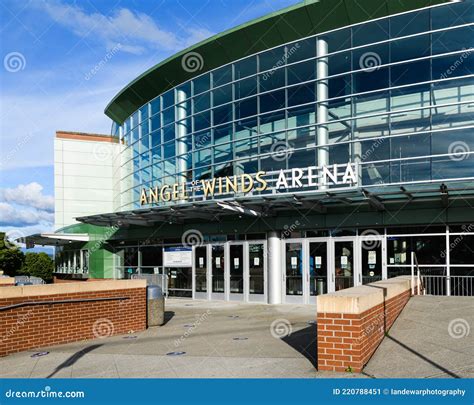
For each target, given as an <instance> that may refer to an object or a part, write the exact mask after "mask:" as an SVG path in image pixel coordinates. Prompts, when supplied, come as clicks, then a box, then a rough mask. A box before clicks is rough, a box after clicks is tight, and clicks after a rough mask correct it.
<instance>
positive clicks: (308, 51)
mask: <svg viewBox="0 0 474 405" xmlns="http://www.w3.org/2000/svg"><path fill="white" fill-rule="evenodd" d="M286 55H287V63H293V62H297V61H300V60H304V59H309V58H314V57H315V56H316V38H308V39H302V40H301V41H298V42H294V43H292V44H289V45H287V50H286Z"/></svg>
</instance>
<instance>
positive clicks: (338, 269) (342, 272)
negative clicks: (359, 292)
mask: <svg viewBox="0 0 474 405" xmlns="http://www.w3.org/2000/svg"><path fill="white" fill-rule="evenodd" d="M333 241H334V288H335V291H339V290H343V289H345V288H350V287H353V286H354V276H355V263H356V262H357V261H356V260H355V239H354V238H350V239H346V238H336V239H333Z"/></svg>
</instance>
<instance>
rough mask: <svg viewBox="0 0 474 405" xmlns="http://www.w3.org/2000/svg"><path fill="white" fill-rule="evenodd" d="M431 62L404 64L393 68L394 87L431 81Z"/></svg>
mask: <svg viewBox="0 0 474 405" xmlns="http://www.w3.org/2000/svg"><path fill="white" fill-rule="evenodd" d="M430 77H431V75H430V61H429V60H422V61H418V62H411V63H404V64H402V65H395V66H392V67H391V80H392V86H402V85H404V84H411V83H416V82H424V81H429V80H430Z"/></svg>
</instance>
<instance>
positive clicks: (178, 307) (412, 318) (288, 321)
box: [0, 297, 474, 378]
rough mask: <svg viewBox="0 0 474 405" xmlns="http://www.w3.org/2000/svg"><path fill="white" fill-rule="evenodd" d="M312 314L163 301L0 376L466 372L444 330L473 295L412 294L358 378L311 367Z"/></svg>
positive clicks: (470, 306)
mask: <svg viewBox="0 0 474 405" xmlns="http://www.w3.org/2000/svg"><path fill="white" fill-rule="evenodd" d="M315 317H316V308H315V307H314V306H301V305H275V306H273V305H255V304H240V303H229V302H227V303H225V302H207V301H186V300H178V299H170V300H168V301H167V303H166V324H165V325H164V326H161V327H153V328H149V329H148V330H146V331H142V332H134V331H130V333H129V334H127V335H120V336H112V337H105V338H102V339H95V340H89V341H82V342H76V343H70V344H65V345H59V346H54V347H47V348H41V349H38V350H31V351H27V352H22V353H18V354H14V355H10V356H7V357H4V358H0V377H3V378H16V377H27V378H28V377H29V378H38V377H49V378H53V377H55V378H81V377H82V378H86V377H91V378H108V377H112V378H127V377H130V378H143V377H150V378H152V377H155V378H318V377H322V378H328V377H338V378H340V377H349V378H358V377H359V378H360V377H362V378H370V377H375V378H377V377H410V378H413V377H415V378H416V377H420V378H423V377H474V361H473V359H474V339H473V333H472V332H470V333H468V334H467V335H465V336H463V337H454V338H453V337H452V336H451V335H450V334H449V330H448V327H449V324H450V322H451V321H452V320H453V319H463V320H464V321H465V323H464V324H465V325H468V327H470V326H471V325H474V319H473V317H474V299H472V298H468V297H467V298H462V297H461V298H456V297H414V298H412V299H411V300H410V301H409V303H408V305H407V307H406V308H405V309H404V311H403V312H402V314H401V315H400V317H399V319H398V320H397V321H396V322H395V324H394V326H393V327H392V329H391V330H390V332H389V334H388V336H387V337H386V338H385V339H384V341H383V342H382V344H381V345H380V347H379V349H378V350H377V352H376V353H375V355H374V356H373V357H372V359H371V361H370V362H369V364H368V365H367V367H366V368H365V370H364V373H362V374H353V373H329V372H317V371H316V369H315V367H314V365H315V364H316V363H315V359H316V325H315V323H314V321H315ZM40 351H48V352H49V354H47V355H45V356H42V357H33V358H32V357H31V355H32V354H34V353H36V352H40ZM172 352H178V353H179V352H185V353H184V354H182V355H169V353H172Z"/></svg>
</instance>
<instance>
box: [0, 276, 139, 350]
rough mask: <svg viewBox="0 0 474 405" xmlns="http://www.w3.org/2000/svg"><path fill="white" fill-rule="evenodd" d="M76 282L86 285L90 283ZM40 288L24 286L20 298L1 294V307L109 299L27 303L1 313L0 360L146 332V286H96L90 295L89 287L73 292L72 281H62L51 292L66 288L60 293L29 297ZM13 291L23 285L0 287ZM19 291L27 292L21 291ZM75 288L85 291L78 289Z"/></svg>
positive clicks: (91, 289) (0, 311) (90, 289)
mask: <svg viewBox="0 0 474 405" xmlns="http://www.w3.org/2000/svg"><path fill="white" fill-rule="evenodd" d="M77 284H79V285H80V286H85V285H86V284H87V285H88V286H90V285H91V284H92V283H77ZM77 284H76V285H77ZM97 284H105V283H103V282H101V283H97ZM64 286H67V287H64ZM41 287H43V286H28V288H27V291H28V292H27V294H29V295H23V296H20V297H6V298H2V294H0V307H4V306H9V305H15V304H19V303H22V302H44V301H54V302H57V301H62V300H84V299H101V298H102V299H103V298H107V299H111V300H107V301H99V300H95V301H89V302H71V303H57V304H40V305H28V306H22V307H19V308H13V309H7V310H0V356H5V355H7V354H10V353H15V352H19V351H23V350H28V349H33V348H40V347H45V346H49V345H56V344H61V343H68V342H74V341H79V340H85V339H96V338H101V337H107V336H112V335H117V334H124V333H127V332H129V331H131V330H133V331H138V330H143V329H145V328H146V287H145V286H143V287H140V288H126V289H120V288H115V289H110V290H107V289H104V288H100V289H96V291H94V289H95V288H94V287H95V286H94V287H92V288H90V287H89V288H88V290H89V291H79V292H74V291H73V290H74V288H73V287H74V286H73V285H72V283H67V284H62V285H60V286H55V288H56V290H57V289H58V288H63V289H66V290H67V291H66V292H65V293H59V294H50V295H48V294H41V295H34V288H41ZM48 287H50V286H48ZM18 288H22V287H9V288H5V289H2V291H7V290H8V289H18ZM23 288H25V289H26V287H23ZM77 288H78V289H83V290H84V288H81V287H79V286H78V287H77ZM10 295H12V294H10ZM119 298H125V299H119Z"/></svg>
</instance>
